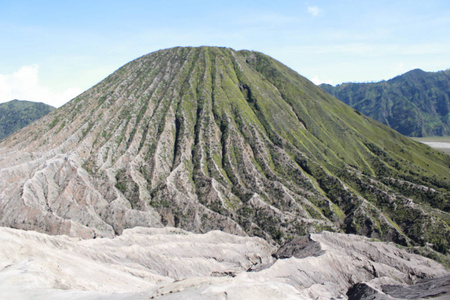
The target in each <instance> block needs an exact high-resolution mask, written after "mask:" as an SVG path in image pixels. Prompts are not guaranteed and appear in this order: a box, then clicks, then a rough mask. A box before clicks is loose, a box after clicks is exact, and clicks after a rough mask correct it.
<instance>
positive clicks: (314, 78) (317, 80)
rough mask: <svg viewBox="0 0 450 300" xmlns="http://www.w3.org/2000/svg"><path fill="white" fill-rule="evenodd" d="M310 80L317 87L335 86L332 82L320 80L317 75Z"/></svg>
mask: <svg viewBox="0 0 450 300" xmlns="http://www.w3.org/2000/svg"><path fill="white" fill-rule="evenodd" d="M309 80H311V81H312V82H313V83H314V84H315V85H319V84H322V83H327V84H331V85H334V83H333V81H332V80H330V79H323V78H320V77H319V76H318V75H315V76H313V77H312V78H309Z"/></svg>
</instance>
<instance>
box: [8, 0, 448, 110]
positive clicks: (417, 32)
mask: <svg viewBox="0 0 450 300" xmlns="http://www.w3.org/2000/svg"><path fill="white" fill-rule="evenodd" d="M449 28H450V1H448V0H441V1H437V0H436V1H433V0H431V1H426V0H421V1H414V0H409V1H406V0H404V1H395V0H391V1H384V0H378V1H346V0H335V1H333V0H328V1H325V0H324V1H293V0H292V1H273V0H272V1H264V0H259V1H245V0H241V1H233V0H231V1H186V0H185V1H178V0H172V1H171V0H159V1H133V0H129V1H114V0H108V1H106V0H103V1H95V0H91V1H63V0H60V1H43V0H40V1H31V0H30V1H21V0H14V1H8V0H0V102H5V101H9V100H11V99H14V98H18V99H25V100H33V101H43V102H46V103H49V104H52V105H54V106H60V105H61V104H63V103H64V102H66V101H68V100H70V98H72V97H74V96H75V95H76V94H77V93H79V92H81V91H84V90H86V89H88V88H90V87H91V86H92V85H94V84H96V83H97V82H99V81H101V80H102V79H103V78H105V77H106V76H107V75H109V74H110V73H112V72H113V71H114V70H116V69H117V68H119V67H121V66H122V65H123V64H125V63H127V62H129V61H131V60H133V59H135V58H137V57H139V56H142V55H144V54H147V53H150V52H153V51H156V50H159V49H164V48H169V47H174V46H200V45H210V46H226V47H231V48H234V49H236V50H241V49H249V50H256V51H260V52H263V53H266V54H268V55H270V56H272V57H273V58H275V59H277V60H279V61H281V62H282V63H284V64H286V65H287V66H289V67H291V68H292V69H294V70H296V71H297V72H299V73H300V74H301V75H303V76H305V77H307V78H308V79H310V80H312V81H313V82H315V83H320V82H328V83H332V84H338V83H342V82H348V81H358V82H364V81H378V80H382V79H389V78H392V77H394V76H396V75H399V74H402V73H404V72H406V71H408V70H411V69H414V68H421V69H423V70H425V71H438V70H444V69H448V68H450V34H449V31H450V30H449Z"/></svg>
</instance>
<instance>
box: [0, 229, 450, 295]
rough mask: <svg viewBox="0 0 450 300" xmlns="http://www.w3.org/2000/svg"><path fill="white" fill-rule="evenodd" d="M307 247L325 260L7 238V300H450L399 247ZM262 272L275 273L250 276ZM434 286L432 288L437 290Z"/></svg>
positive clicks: (223, 245) (174, 235)
mask: <svg viewBox="0 0 450 300" xmlns="http://www.w3.org/2000/svg"><path fill="white" fill-rule="evenodd" d="M306 240H307V241H308V243H313V244H314V245H317V247H319V248H320V249H322V253H320V254H319V255H317V253H312V255H311V256H305V255H304V256H303V257H302V258H296V257H295V256H292V257H290V258H282V259H281V258H280V259H275V258H274V256H272V254H273V253H274V252H275V251H277V249H276V248H275V247H273V246H271V245H270V244H268V243H267V242H266V241H265V240H263V239H261V238H255V237H253V238H252V237H242V236H235V235H230V234H227V233H223V232H219V231H211V232H209V233H207V234H193V233H190V232H187V231H183V230H180V229H177V228H168V227H166V228H154V229H151V228H141V227H136V228H133V229H126V230H124V231H123V233H122V235H121V236H117V237H115V238H97V239H89V240H83V239H79V238H70V237H68V236H49V235H46V234H41V233H37V232H33V231H22V230H17V229H10V228H0V244H1V245H2V247H0V279H1V280H0V298H2V299H29V298H33V299H54V298H60V299H61V298H63V299H224V298H226V299H333V298H334V299H346V298H347V297H348V298H349V299H374V298H367V297H366V298H364V297H363V296H364V295H366V296H367V295H370V296H372V295H374V294H377V293H378V294H377V295H378V296H380V297H381V296H386V295H391V296H393V297H401V298H407V296H408V295H416V296H417V297H425V296H429V295H437V294H439V295H440V296H441V297H444V296H449V295H450V294H449V291H448V286H449V285H448V276H450V274H449V272H448V271H447V270H446V269H445V268H444V267H443V266H441V265H439V264H438V263H436V262H434V261H432V260H429V259H426V258H423V257H421V256H419V255H414V254H410V253H408V252H406V251H405V250H402V249H400V248H398V247H396V246H395V245H394V244H386V243H383V242H373V241H371V240H370V239H367V238H364V237H361V236H353V235H345V234H338V233H330V232H324V233H321V234H312V235H311V237H310V238H307V239H305V241H306ZM295 244H298V242H296V243H295ZM262 265H265V266H268V267H266V268H263V269H260V270H259V271H248V270H249V269H251V267H253V266H262ZM445 276H447V277H445ZM439 278H444V279H439ZM445 278H446V279H445ZM424 279H425V280H426V281H423V280H424ZM431 285H435V287H434V290H433V288H431V289H430V286H431ZM358 286H359V287H363V288H358ZM348 290H350V291H349V292H347V291H348ZM407 290H408V291H415V292H414V293H412V292H405V291H407ZM419 290H428V292H427V293H422V292H418V291H419ZM431 290H433V293H431V292H430V291H431ZM351 291H353V292H351ZM369 291H372V292H371V293H369ZM356 296H358V297H357V298H355V297H356ZM376 299H385V298H376ZM389 299H392V298H389ZM407 299H414V298H407ZM442 299H444V298H442Z"/></svg>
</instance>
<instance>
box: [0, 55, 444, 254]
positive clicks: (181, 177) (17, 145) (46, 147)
mask: <svg viewBox="0 0 450 300" xmlns="http://www.w3.org/2000/svg"><path fill="white" fill-rule="evenodd" d="M449 166H450V157H449V156H446V155H444V154H442V153H440V152H437V151H434V150H432V149H431V148H429V147H427V146H425V145H422V144H419V143H416V142H414V141H411V140H409V139H407V138H405V137H404V136H401V135H399V134H398V133H396V132H395V131H393V130H390V129H389V128H387V127H386V126H383V125H381V124H379V123H377V122H375V121H373V120H371V119H369V118H367V117H364V116H362V115H360V114H359V113H358V112H355V111H354V110H353V109H352V108H350V107H348V106H346V105H345V104H343V103H342V102H340V101H338V100H337V99H335V98H333V97H331V96H330V95H328V94H327V93H325V92H324V91H323V90H321V89H320V88H318V87H316V86H315V85H314V84H313V83H311V82H310V81H308V80H307V79H305V78H303V77H301V76H300V75H298V74H297V73H295V72H294V71H292V70H290V69H289V68H287V67H286V66H284V65H282V64H281V63H279V62H277V61H275V60H273V59H272V58H270V57H267V56H265V55H263V54H261V53H257V52H250V51H234V50H232V49H227V48H214V47H200V48H173V49H167V50H162V51H158V52H155V53H151V54H149V55H146V56H143V57H141V58H139V59H137V60H135V61H133V62H130V63H129V64H127V65H125V66H124V67H122V68H120V69H119V70H117V71H116V72H115V73H113V74H112V75H111V76H109V77H108V78H106V79H105V80H104V81H102V82H101V83H99V84H98V85H96V86H95V87H93V88H92V89H90V90H88V91H86V92H85V93H83V94H82V95H80V96H78V97H77V98H75V99H73V100H72V101H70V102H69V103H68V104H66V105H64V106H63V107H61V108H59V109H58V110H56V111H54V112H52V113H50V114H49V115H47V116H46V117H44V118H43V119H41V120H39V121H37V122H36V123H34V124H32V125H31V126H29V127H27V128H25V129H23V130H22V131H21V132H20V133H17V134H15V135H12V136H10V137H9V138H7V139H5V140H3V141H2V142H0V224H1V225H3V226H8V227H13V228H20V229H27V230H37V231H40V232H45V233H49V234H67V235H70V236H76V237H83V238H92V237H113V236H115V235H118V234H121V233H122V231H123V230H124V229H126V228H130V227H135V226H144V227H164V226H173V227H178V228H182V229H185V230H188V231H192V232H197V233H202V232H207V231H210V230H223V231H225V232H228V233H232V234H238V235H243V236H245V235H251V236H259V237H262V238H264V239H266V240H267V241H269V242H270V243H276V244H278V245H282V244H284V243H285V242H286V241H289V240H291V239H293V238H295V237H296V236H301V235H304V234H307V233H313V232H320V231H322V230H329V231H344V232H347V233H358V234H362V235H366V236H370V237H374V238H379V239H382V240H385V241H395V242H397V243H399V244H402V245H422V246H424V245H429V246H431V247H433V249H435V250H437V251H440V252H442V253H445V252H446V251H447V248H448V247H449V240H450V227H449V224H448V220H450V216H449V209H450V204H449V201H450V193H449V190H450V182H449V180H448V178H450V169H449Z"/></svg>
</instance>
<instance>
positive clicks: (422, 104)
mask: <svg viewBox="0 0 450 300" xmlns="http://www.w3.org/2000/svg"><path fill="white" fill-rule="evenodd" d="M320 87H321V88H323V89H324V90H326V91H327V92H329V93H330V94H332V95H333V96H335V97H336V98H338V99H340V100H341V101H343V102H345V103H347V104H348V105H350V106H351V107H353V108H355V109H356V110H358V111H359V112H361V113H363V114H364V115H366V116H369V117H371V118H373V119H375V120H377V121H379V122H381V123H383V124H386V125H388V126H390V127H391V128H393V129H395V130H397V131H398V132H400V133H402V134H404V135H406V136H413V137H422V136H446V135H450V115H449V109H450V70H446V71H440V72H424V71H422V70H420V69H415V70H412V71H409V72H407V73H405V74H403V75H400V76H397V77H395V78H393V79H391V80H388V81H381V82H376V83H344V84H340V85H337V86H335V87H333V86H331V85H329V84H322V85H320Z"/></svg>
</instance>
